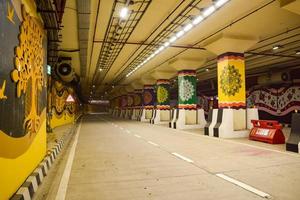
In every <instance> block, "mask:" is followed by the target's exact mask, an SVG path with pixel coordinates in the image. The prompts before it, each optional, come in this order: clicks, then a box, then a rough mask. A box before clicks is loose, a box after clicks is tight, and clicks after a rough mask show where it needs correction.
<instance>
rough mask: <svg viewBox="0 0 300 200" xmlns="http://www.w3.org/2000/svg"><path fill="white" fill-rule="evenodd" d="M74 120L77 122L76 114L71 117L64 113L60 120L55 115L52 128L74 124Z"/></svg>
mask: <svg viewBox="0 0 300 200" xmlns="http://www.w3.org/2000/svg"><path fill="white" fill-rule="evenodd" d="M74 120H75V114H74V115H72V116H70V115H69V114H67V113H64V114H63V115H62V116H61V117H60V118H59V117H57V116H56V115H55V114H54V115H53V116H52V119H51V122H50V124H51V128H55V127H58V126H62V125H65V124H70V123H73V122H74Z"/></svg>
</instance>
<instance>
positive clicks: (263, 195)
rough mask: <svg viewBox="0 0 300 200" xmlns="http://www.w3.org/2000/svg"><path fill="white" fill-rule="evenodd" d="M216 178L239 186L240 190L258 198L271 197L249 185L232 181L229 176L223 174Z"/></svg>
mask: <svg viewBox="0 0 300 200" xmlns="http://www.w3.org/2000/svg"><path fill="white" fill-rule="evenodd" d="M216 176H217V177H219V178H222V179H224V180H226V181H228V182H230V183H233V184H235V185H237V186H239V187H241V188H243V189H245V190H248V191H249V192H252V193H254V194H256V195H258V196H260V197H263V198H270V197H271V195H269V194H267V193H265V192H262V191H260V190H258V189H256V188H254V187H252V186H250V185H247V184H245V183H243V182H241V181H238V180H236V179H233V178H231V177H229V176H226V175H225V174H216Z"/></svg>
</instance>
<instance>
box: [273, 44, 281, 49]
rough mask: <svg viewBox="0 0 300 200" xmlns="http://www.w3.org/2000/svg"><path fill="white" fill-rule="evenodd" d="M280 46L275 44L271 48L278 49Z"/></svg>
mask: <svg viewBox="0 0 300 200" xmlns="http://www.w3.org/2000/svg"><path fill="white" fill-rule="evenodd" d="M281 47H282V46H280V45H275V46H273V50H278V49H280V48H281Z"/></svg>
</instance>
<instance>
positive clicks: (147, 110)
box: [141, 85, 156, 122]
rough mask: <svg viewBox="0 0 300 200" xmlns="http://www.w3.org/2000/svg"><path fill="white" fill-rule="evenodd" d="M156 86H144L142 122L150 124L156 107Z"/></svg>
mask: <svg viewBox="0 0 300 200" xmlns="http://www.w3.org/2000/svg"><path fill="white" fill-rule="evenodd" d="M154 89H155V86H154V85H144V90H143V111H142V115H141V121H142V122H150V119H151V117H152V114H153V109H154V105H155V100H156V97H155V92H154Z"/></svg>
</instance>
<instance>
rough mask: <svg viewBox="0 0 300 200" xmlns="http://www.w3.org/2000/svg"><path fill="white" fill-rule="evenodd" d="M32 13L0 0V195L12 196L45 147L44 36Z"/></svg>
mask: <svg viewBox="0 0 300 200" xmlns="http://www.w3.org/2000/svg"><path fill="white" fill-rule="evenodd" d="M24 2H26V1H24ZM15 6H16V7H15ZM16 13H20V15H17V14H16ZM35 16H37V14H36V12H35V9H34V8H31V7H30V6H27V10H25V7H24V6H23V5H21V1H15V3H14V4H12V3H11V1H0V41H1V42H0V199H9V198H10V197H11V196H12V195H13V194H14V192H16V190H17V189H18V188H19V187H20V186H21V184H22V183H23V182H24V181H25V179H26V178H27V177H28V175H29V174H30V173H31V172H32V171H33V170H34V169H35V168H36V167H37V165H38V164H39V162H40V161H41V160H42V159H43V158H44V156H45V153H46V102H47V98H46V94H47V89H46V63H47V56H46V48H47V36H46V34H45V32H44V30H43V25H42V22H41V21H40V19H38V18H36V17H35Z"/></svg>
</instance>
